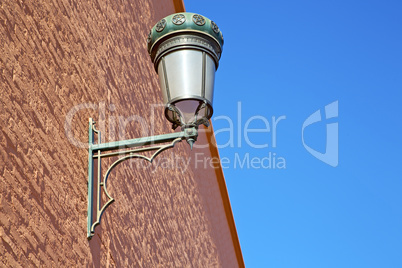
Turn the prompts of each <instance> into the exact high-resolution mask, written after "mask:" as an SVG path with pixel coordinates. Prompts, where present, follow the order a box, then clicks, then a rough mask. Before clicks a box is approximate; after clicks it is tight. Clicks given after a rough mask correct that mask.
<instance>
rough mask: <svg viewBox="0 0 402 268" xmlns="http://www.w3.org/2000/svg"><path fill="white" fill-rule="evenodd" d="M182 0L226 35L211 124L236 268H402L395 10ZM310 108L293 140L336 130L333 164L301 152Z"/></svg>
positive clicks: (400, 28) (401, 39)
mask: <svg viewBox="0 0 402 268" xmlns="http://www.w3.org/2000/svg"><path fill="white" fill-rule="evenodd" d="M184 2H185V6H186V10H187V11H188V12H195V13H200V14H202V15H205V16H206V17H208V18H210V19H212V20H214V21H215V22H216V23H217V25H218V26H219V27H220V28H221V30H222V32H223V35H224V38H225V45H224V51H223V56H222V59H221V62H220V67H219V69H218V72H217V76H216V83H215V98H214V109H215V113H214V117H213V125H214V129H215V131H216V132H217V134H216V138H217V141H218V144H220V145H222V146H221V147H222V148H220V149H219V152H220V155H221V158H225V159H226V160H227V162H228V164H225V169H224V173H225V177H226V183H227V187H228V191H229V196H230V200H231V204H232V209H233V214H234V217H235V221H236V226H237V231H238V235H239V239H240V244H241V247H242V251H243V256H244V259H245V263H246V266H247V267H275V268H278V267H297V268H301V267H308V268H312V267H318V268H322V267H337V268H338V267H353V268H355V267H365V268H367V267H402V194H401V192H402V155H401V152H402V127H401V125H402V119H401V115H402V93H401V91H402V15H401V12H402V2H401V1H345V0H339V1H322V0H321V1H318V0H316V1H287V0H286V1H269V0H265V1H228V0H224V1H212V0H204V1H194V0H185V1H184ZM335 101H338V117H336V116H335V117H333V118H328V119H326V113H325V111H324V108H325V106H326V105H328V104H331V103H333V102H335ZM239 102H240V103H241V104H240V105H241V113H240V114H241V117H242V118H241V123H239V119H238V117H239V116H238V114H239V112H238V106H239ZM332 108H334V107H332ZM335 108H336V107H335ZM335 108H334V109H335ZM317 110H320V111H321V119H322V120H321V121H319V120H318V122H315V123H314V124H310V125H308V126H306V127H305V129H304V142H305V145H307V146H309V147H310V148H312V150H315V151H319V152H321V153H325V152H326V143H328V142H329V143H331V144H332V145H334V144H336V141H335V139H334V137H335V138H336V135H335V134H337V135H338V136H337V138H338V139H337V140H338V142H339V143H338V146H335V147H336V149H337V152H338V153H339V154H338V157H336V152H334V151H332V152H330V153H331V156H330V157H332V160H334V159H335V160H336V158H337V159H338V160H339V162H338V164H337V166H336V164H333V165H335V167H333V166H331V165H329V164H327V163H324V162H323V161H321V160H319V159H317V158H316V157H314V156H313V155H312V154H311V153H310V152H308V151H307V149H306V148H305V146H303V142H302V126H303V123H304V122H306V120H307V118H309V116H310V115H312V114H313V113H315V112H316V111H317ZM329 114H331V113H329ZM315 115H317V114H315ZM332 115H333V116H334V115H336V113H334V110H333V109H332ZM253 116H257V117H253ZM273 116H275V118H279V117H280V116H285V117H286V119H283V120H282V121H280V122H278V123H277V126H276V131H275V132H276V146H275V147H274V144H273V135H274V133H273V132H274V131H273V125H272V124H273V122H272V117H273ZM227 118H230V120H232V122H233V131H229V130H228V128H230V127H231V126H230V122H229V120H228V119H227ZM248 120H251V121H249V122H248V126H247V128H248V129H262V130H263V129H265V130H267V122H268V124H269V127H270V132H267V131H265V132H250V133H247V135H245V134H244V131H243V130H244V128H245V127H246V123H247V121H248ZM316 121H317V120H316ZM327 124H332V125H331V126H336V124H338V125H337V126H338V127H339V130H338V131H337V132H334V129H333V128H332V129H329V130H328V131H327V129H326V127H327V126H329V125H327ZM239 127H240V128H241V134H240V135H239V133H238V128H239ZM225 129H226V130H225ZM329 132H331V135H332V136H331V135H330V136H331V138H328V140H327V133H329ZM232 137H233V146H230V141H231V138H232ZM228 142H229V145H228V146H223V145H225V144H226V143H228ZM253 144H254V145H253ZM267 144H268V147H267V146H266V145H267ZM255 145H260V147H264V145H265V148H256V147H258V146H255ZM274 154H275V158H276V160H277V161H278V159H281V160H280V161H285V162H286V168H282V169H279V168H275V169H274V168H273V166H272V161H273V156H274ZM269 155H271V167H268V156H269ZM247 157H248V159H247ZM264 158H265V160H264ZM244 159H246V160H244ZM252 159H254V162H253V163H251V161H252ZM240 160H241V161H243V162H244V161H246V162H244V164H243V166H242V167H241V166H240V165H239V161H240ZM236 161H237V162H236ZM247 161H248V164H249V166H248V167H247ZM258 161H263V162H262V164H261V163H259V162H258ZM264 161H265V162H264ZM243 162H242V163H243ZM235 163H236V165H235ZM276 164H277V163H276ZM281 167H283V166H281Z"/></svg>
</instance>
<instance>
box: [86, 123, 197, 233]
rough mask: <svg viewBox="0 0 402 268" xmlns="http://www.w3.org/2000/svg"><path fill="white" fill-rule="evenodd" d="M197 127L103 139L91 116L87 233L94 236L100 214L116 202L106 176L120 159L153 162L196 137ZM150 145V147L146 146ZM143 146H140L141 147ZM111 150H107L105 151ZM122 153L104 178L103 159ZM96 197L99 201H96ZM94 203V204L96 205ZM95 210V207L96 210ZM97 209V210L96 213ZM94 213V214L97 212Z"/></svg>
mask: <svg viewBox="0 0 402 268" xmlns="http://www.w3.org/2000/svg"><path fill="white" fill-rule="evenodd" d="M95 134H97V135H98V143H96V144H95V143H94V136H95ZM197 135H198V131H197V128H195V127H191V128H185V129H184V130H183V131H181V132H175V133H170V134H163V135H157V136H149V137H144V138H138V139H131V140H124V141H115V142H109V143H101V132H100V131H99V130H97V129H96V128H95V121H94V120H93V119H92V118H89V133H88V136H89V143H88V145H89V146H88V225H87V237H88V239H91V238H92V236H93V235H94V233H95V227H96V226H97V225H98V224H100V221H101V217H102V214H103V212H105V210H106V208H107V207H108V206H109V205H110V204H111V203H113V201H114V199H113V198H112V197H111V196H110V195H109V193H108V191H107V184H106V183H107V179H108V176H109V174H110V172H111V171H112V170H113V168H115V167H116V166H117V165H118V164H120V163H121V162H123V161H125V160H128V159H132V158H141V159H144V160H146V161H149V162H151V163H152V160H153V159H154V158H155V157H156V156H157V155H158V154H160V153H161V152H163V151H164V150H167V149H169V148H172V147H174V146H175V144H176V143H177V142H180V141H182V140H184V139H185V140H187V142H188V143H189V144H190V145H191V146H192V143H193V142H194V141H195V140H196V139H197ZM144 146H148V147H144ZM138 147H141V148H138ZM147 151H155V152H154V153H153V154H152V155H151V157H146V156H143V155H140V154H138V153H142V152H147ZM105 152H108V153H105ZM112 156H120V158H118V159H117V160H116V161H115V162H113V164H111V165H110V167H109V168H108V170H107V171H106V173H105V175H104V177H103V180H102V179H101V176H102V170H101V167H102V165H101V160H102V158H105V157H112ZM94 161H97V172H96V173H97V180H96V181H95V180H94ZM102 188H103V191H104V192H105V194H106V196H107V198H108V200H107V201H106V202H105V203H104V204H103V206H102V198H101V196H102V195H101V193H102V192H101V190H102ZM94 189H96V200H94ZM94 201H96V203H95V204H94ZM94 206H95V207H94ZM94 210H95V211H94ZM94 212H95V213H94ZM94 214H95V215H94Z"/></svg>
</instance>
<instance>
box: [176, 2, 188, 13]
mask: <svg viewBox="0 0 402 268" xmlns="http://www.w3.org/2000/svg"><path fill="white" fill-rule="evenodd" d="M173 5H174V10H175V12H176V13H179V12H186V9H185V8H184V3H183V0H173Z"/></svg>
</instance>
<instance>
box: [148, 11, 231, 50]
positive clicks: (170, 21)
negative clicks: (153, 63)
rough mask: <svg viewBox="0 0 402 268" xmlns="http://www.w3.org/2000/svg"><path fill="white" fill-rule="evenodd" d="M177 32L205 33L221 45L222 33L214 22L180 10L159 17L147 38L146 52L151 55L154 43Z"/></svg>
mask: <svg viewBox="0 0 402 268" xmlns="http://www.w3.org/2000/svg"><path fill="white" fill-rule="evenodd" d="M178 33H195V34H197V33H198V34H205V35H208V36H209V37H211V38H212V39H213V40H215V41H216V42H217V44H218V45H219V46H220V47H222V46H223V35H222V32H221V30H220V29H219V27H218V25H216V23H215V22H213V21H212V20H210V19H208V18H206V17H204V16H202V15H199V14H196V13H190V12H181V13H175V14H171V15H169V16H167V17H165V18H163V19H161V20H160V21H158V22H157V23H156V24H155V26H154V27H152V29H151V31H150V33H149V35H148V39H147V44H148V53H149V54H150V55H151V52H152V49H153V47H154V45H155V44H156V43H159V41H162V40H164V39H165V37H168V36H170V35H173V34H178Z"/></svg>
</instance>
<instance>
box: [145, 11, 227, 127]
mask: <svg viewBox="0 0 402 268" xmlns="http://www.w3.org/2000/svg"><path fill="white" fill-rule="evenodd" d="M147 43H148V53H149V55H150V56H151V60H152V62H153V63H154V66H155V70H156V72H157V73H158V75H159V82H160V86H161V89H162V95H163V100H164V103H165V105H166V107H165V116H166V118H167V119H168V120H169V121H170V122H171V123H172V127H173V128H174V129H175V128H176V127H178V126H181V127H182V128H188V127H196V128H197V127H198V126H199V125H201V124H204V125H206V126H208V124H209V123H208V120H209V119H210V118H211V117H212V113H213V108H212V103H213V93H214V82H215V71H216V70H217V68H218V65H219V60H220V57H221V54H222V46H223V36H222V32H221V31H220V30H219V28H218V26H217V25H216V24H215V23H214V22H213V21H211V20H210V19H208V18H206V17H203V16H201V15H199V14H194V13H189V12H183V13H176V14H172V15H169V16H167V17H165V18H163V19H161V20H160V21H159V22H158V23H157V24H156V25H155V26H154V27H153V28H152V29H151V32H150V33H149V36H148V39H147Z"/></svg>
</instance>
